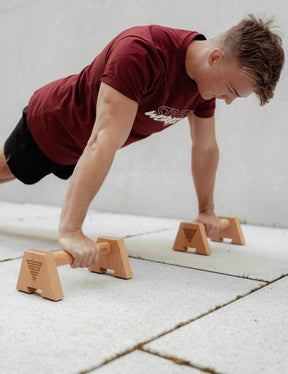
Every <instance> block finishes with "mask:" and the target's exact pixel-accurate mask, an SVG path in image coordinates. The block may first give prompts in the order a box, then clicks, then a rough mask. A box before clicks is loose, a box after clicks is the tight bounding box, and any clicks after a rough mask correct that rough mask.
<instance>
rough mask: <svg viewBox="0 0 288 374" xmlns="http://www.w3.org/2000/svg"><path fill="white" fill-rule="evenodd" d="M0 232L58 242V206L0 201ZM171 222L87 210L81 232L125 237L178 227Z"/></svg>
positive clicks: (172, 220) (59, 209) (59, 210)
mask: <svg viewBox="0 0 288 374" xmlns="http://www.w3.org/2000/svg"><path fill="white" fill-rule="evenodd" d="M0 211H1V212H5V213H4V214H1V216H0V232H2V233H8V234H17V235H26V236H33V237H37V238H41V239H49V240H54V241H57V240H58V225H59V217H60V213H61V208H60V207H51V206H46V205H35V204H15V203H6V202H0ZM178 224H179V221H177V220H174V219H166V218H157V217H145V216H133V215H129V214H126V215H123V214H117V213H105V212H97V211H94V210H90V211H89V212H88V214H87V217H86V220H85V222H84V225H83V230H84V232H85V233H86V234H87V235H88V236H90V237H91V238H97V237H98V236H113V237H119V238H125V237H128V236H130V235H139V234H144V233H147V232H155V231H159V230H162V229H169V228H174V227H178Z"/></svg>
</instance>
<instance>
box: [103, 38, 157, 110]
mask: <svg viewBox="0 0 288 374" xmlns="http://www.w3.org/2000/svg"><path fill="white" fill-rule="evenodd" d="M105 62H106V64H105V69H104V73H103V75H102V77H101V81H102V82H105V83H107V84H108V85H110V86H112V87H113V88H115V89H116V90H118V91H119V92H121V93H122V94H123V95H125V96H127V97H129V98H130V99H132V100H134V101H136V102H138V103H139V102H140V101H141V99H142V97H143V96H144V95H146V94H148V93H149V92H151V91H153V89H155V88H156V87H157V85H158V83H159V80H160V77H161V71H163V69H162V63H161V59H160V58H159V56H158V55H157V52H156V50H155V49H154V48H153V47H152V46H151V45H150V44H149V43H148V42H146V41H145V40H143V39H140V38H137V37H132V36H129V37H125V38H123V39H120V40H118V41H116V42H115V43H113V45H112V46H111V47H110V49H109V50H108V52H107V55H106V61H105Z"/></svg>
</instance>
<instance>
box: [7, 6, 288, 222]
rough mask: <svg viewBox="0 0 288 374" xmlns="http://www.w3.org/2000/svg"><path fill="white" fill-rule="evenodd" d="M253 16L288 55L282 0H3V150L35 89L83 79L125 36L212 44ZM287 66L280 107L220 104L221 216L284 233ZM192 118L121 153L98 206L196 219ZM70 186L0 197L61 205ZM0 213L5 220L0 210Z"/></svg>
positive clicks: (252, 101)
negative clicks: (147, 30) (276, 30)
mask: <svg viewBox="0 0 288 374" xmlns="http://www.w3.org/2000/svg"><path fill="white" fill-rule="evenodd" d="M248 13H255V14H256V15H260V16H262V15H267V16H276V19H277V23H278V25H279V26H280V29H281V31H282V33H283V39H284V47H285V49H286V50H287V32H288V25H287V19H288V17H287V16H288V5H287V2H286V1H285V0H274V1H273V2H271V1H268V0H242V1H232V0H218V1H215V0H206V1H205V2H203V1H201V2H200V1H192V0H156V1H155V0H117V1H116V0H115V1H113V0H102V1H98V0H85V1H83V0H82V1H80V0H78V1H76V0H60V1H59V0H30V1H29V0H9V1H3V0H0V51H1V58H0V82H1V84H0V99H1V111H0V120H1V126H0V142H1V144H2V143H3V142H4V141H5V139H6V137H7V136H8V135H9V133H10V132H11V130H12V128H13V127H14V125H15V124H16V123H17V121H18V118H19V116H20V114H21V109H22V107H24V106H25V105H26V103H27V102H28V100H29V98H30V96H31V95H32V93H33V91H34V90H35V89H37V88H38V87H40V86H41V85H43V84H45V83H48V82H50V81H52V80H54V79H57V78H60V77H63V76H66V75H69V74H73V73H78V72H79V71H80V70H81V69H82V68H83V67H84V66H85V65H87V64H89V63H90V62H91V61H92V59H93V58H94V57H95V56H96V54H97V53H98V52H100V51H101V49H102V48H103V47H104V46H105V44H106V43H107V42H108V41H109V40H110V39H111V38H112V37H113V36H114V35H115V34H116V33H118V32H120V31H121V30H123V29H125V28H128V27H131V26H134V25H144V24H152V23H157V24H162V25H166V26H171V27H178V28H187V29H195V30H198V31H200V32H203V33H204V34H205V35H206V36H207V37H208V38H210V37H213V36H215V35H216V34H218V33H221V32H222V31H224V30H226V29H228V28H229V27H231V26H232V25H234V24H235V23H237V22H238V21H239V20H240V19H241V18H242V17H243V16H245V15H247V14H248ZM286 93H287V68H285V70H284V73H283V75H282V79H281V82H280V83H279V85H278V88H277V91H276V94H275V98H274V100H273V101H272V102H271V103H270V104H269V105H267V106H266V107H263V108H260V107H259V105H258V103H257V100H256V98H255V97H250V98H248V99H239V100H236V101H235V102H234V103H233V104H232V105H231V106H226V105H225V103H222V102H219V103H218V104H217V111H216V119H217V134H218V141H219V145H220V149H221V161H220V165H219V171H218V177H217V185H216V191H215V202H216V212H217V213H218V214H220V215H238V216H239V217H240V219H241V220H242V221H246V222H247V223H251V224H260V225H269V226H281V227H288V209H287V187H286V186H287V182H288V172H287V161H288V156H287V146H286V143H287V140H286V139H287V134H288V129H287V119H286V117H287V114H288V106H287V103H288V101H287V96H286ZM190 148H191V141H190V139H189V129H188V123H187V121H186V120H184V121H182V122H180V123H178V124H177V125H175V126H173V127H171V128H169V129H167V130H166V131H164V132H162V133H160V134H156V135H153V136H152V137H151V138H149V139H147V140H144V141H143V142H140V143H138V144H135V145H131V146H130V147H128V148H127V149H123V150H121V151H119V152H118V154H117V157H116V159H115V163H114V165H113V167H112V170H111V172H110V174H109V176H108V177H107V179H106V181H105V183H104V185H103V187H102V189H101V191H100V193H99V194H98V196H97V197H96V198H95V200H94V202H93V204H92V207H93V208H96V209H99V210H105V211H112V212H122V213H132V214H143V215H154V216H167V217H177V218H183V219H193V218H194V217H195V216H196V215H197V200H196V197H195V192H194V187H193V182H192V178H191V173H190ZM66 188H67V183H66V182H63V181H60V180H58V179H56V178H55V177H48V178H46V179H45V180H43V181H41V182H40V183H39V184H37V185H35V186H29V187H28V186H24V185H22V184H21V183H20V182H18V181H14V182H12V183H10V184H7V185H2V186H0V199H1V200H7V201H18V202H19V201H29V202H41V203H48V204H61V203H62V201H63V198H64V195H65V191H66ZM1 214H2V212H1Z"/></svg>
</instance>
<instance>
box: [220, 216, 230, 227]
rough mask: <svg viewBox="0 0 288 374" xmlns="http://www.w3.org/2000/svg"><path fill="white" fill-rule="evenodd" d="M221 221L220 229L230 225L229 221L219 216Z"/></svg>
mask: <svg viewBox="0 0 288 374" xmlns="http://www.w3.org/2000/svg"><path fill="white" fill-rule="evenodd" d="M220 221H221V226H222V227H221V230H224V229H227V228H228V227H229V226H230V221H229V219H227V218H220Z"/></svg>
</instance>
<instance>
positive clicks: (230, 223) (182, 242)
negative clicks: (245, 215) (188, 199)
mask: <svg viewBox="0 0 288 374" xmlns="http://www.w3.org/2000/svg"><path fill="white" fill-rule="evenodd" d="M219 218H220V219H221V223H222V227H223V228H222V230H221V231H219V233H218V234H217V235H215V236H213V237H212V238H210V240H212V241H223V239H224V238H227V239H231V240H232V241H231V244H239V245H244V244H245V240H244V236H243V233H242V230H241V226H240V222H239V219H238V218H237V217H219ZM188 248H195V249H196V251H195V253H197V254H202V255H210V254H211V250H210V246H209V243H208V240H207V236H206V232H205V227H204V225H203V224H201V223H195V222H181V224H180V227H179V230H178V233H177V236H176V239H175V242H174V246H173V249H174V250H176V251H187V250H188Z"/></svg>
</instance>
